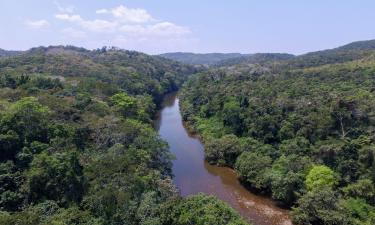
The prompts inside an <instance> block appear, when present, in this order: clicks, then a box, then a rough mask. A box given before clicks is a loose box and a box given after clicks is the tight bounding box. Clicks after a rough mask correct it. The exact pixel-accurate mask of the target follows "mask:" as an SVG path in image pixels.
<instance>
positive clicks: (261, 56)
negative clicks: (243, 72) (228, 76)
mask: <svg viewBox="0 0 375 225" xmlns="http://www.w3.org/2000/svg"><path fill="white" fill-rule="evenodd" d="M294 57H295V56H294V55H291V54H286V53H256V54H252V55H247V56H242V57H238V58H231V59H226V60H221V61H219V62H218V63H216V65H215V66H219V67H220V66H232V65H236V64H256V63H266V62H274V61H286V60H290V59H293V58H294Z"/></svg>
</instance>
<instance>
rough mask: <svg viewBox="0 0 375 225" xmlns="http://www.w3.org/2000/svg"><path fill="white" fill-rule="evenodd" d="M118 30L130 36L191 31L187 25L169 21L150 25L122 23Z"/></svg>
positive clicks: (175, 35)
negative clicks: (183, 25)
mask: <svg viewBox="0 0 375 225" xmlns="http://www.w3.org/2000/svg"><path fill="white" fill-rule="evenodd" d="M120 31H122V32H123V33H124V34H127V35H130V36H137V37H139V36H157V37H178V36H183V35H186V34H189V33H191V31H190V29H189V28H187V27H182V26H178V25H175V24H173V23H170V22H160V23H156V24H152V25H146V26H142V25H123V26H122V27H120Z"/></svg>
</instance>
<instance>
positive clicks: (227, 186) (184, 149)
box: [155, 93, 292, 225]
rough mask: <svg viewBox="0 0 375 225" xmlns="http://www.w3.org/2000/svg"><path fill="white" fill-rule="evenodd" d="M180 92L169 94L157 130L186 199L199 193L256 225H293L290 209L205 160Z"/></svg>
mask: <svg viewBox="0 0 375 225" xmlns="http://www.w3.org/2000/svg"><path fill="white" fill-rule="evenodd" d="M176 94H177V93H171V94H169V95H167V96H166V97H165V99H164V101H163V103H162V109H161V110H160V111H159V113H158V118H157V120H156V121H155V125H156V126H155V127H156V129H157V130H158V131H159V134H160V136H161V137H162V138H163V139H164V140H166V141H167V142H168V143H169V146H170V150H171V152H172V153H173V154H175V156H176V160H174V161H173V173H174V183H175V185H176V186H177V187H178V188H179V190H180V193H181V195H182V196H183V197H186V196H189V195H192V194H197V193H200V192H203V193H206V194H211V195H214V196H216V197H218V198H219V199H222V200H224V201H225V202H227V203H228V204H229V205H231V206H232V207H233V208H234V209H236V210H237V211H238V212H239V213H240V214H241V215H242V217H243V218H245V219H246V220H247V221H249V222H251V223H252V224H254V225H287V224H292V223H291V221H290V219H289V215H288V210H285V209H282V208H280V207H278V206H277V204H276V203H275V202H274V201H272V200H271V199H269V198H267V197H264V196H259V195H255V194H253V193H251V192H250V191H248V190H247V189H246V188H245V187H243V186H242V185H241V184H240V182H239V181H238V179H237V175H236V173H235V171H234V170H232V169H230V168H227V167H218V166H214V165H210V164H209V163H207V162H206V161H205V160H204V146H203V144H202V142H201V140H200V139H199V137H198V136H197V135H196V134H191V133H189V132H188V130H187V128H186V127H185V126H184V123H183V121H182V117H181V112H180V108H179V100H178V97H177V96H176Z"/></svg>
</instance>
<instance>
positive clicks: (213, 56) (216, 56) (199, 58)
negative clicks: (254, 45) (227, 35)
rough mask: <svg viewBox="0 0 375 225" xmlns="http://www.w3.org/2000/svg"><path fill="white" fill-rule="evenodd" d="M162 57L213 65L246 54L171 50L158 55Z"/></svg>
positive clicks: (186, 62) (195, 63) (189, 62)
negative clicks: (171, 51)
mask: <svg viewBox="0 0 375 225" xmlns="http://www.w3.org/2000/svg"><path fill="white" fill-rule="evenodd" d="M159 56H161V57H163V58H167V59H172V60H175V61H177V62H181V63H185V64H193V65H199V64H200V65H214V64H216V63H219V62H221V61H224V60H229V59H236V58H241V57H245V56H248V54H240V53H200V54H198V53H189V52H173V53H165V54H161V55H159Z"/></svg>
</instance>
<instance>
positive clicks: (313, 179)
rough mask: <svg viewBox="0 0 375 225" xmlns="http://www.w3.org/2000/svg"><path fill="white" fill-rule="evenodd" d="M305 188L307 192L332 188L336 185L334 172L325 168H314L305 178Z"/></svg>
mask: <svg viewBox="0 0 375 225" xmlns="http://www.w3.org/2000/svg"><path fill="white" fill-rule="evenodd" d="M305 183H306V188H307V190H309V191H314V190H319V189H321V188H323V187H329V188H333V187H334V185H336V184H337V180H336V178H335V174H334V172H333V171H332V170H331V169H330V168H329V167H327V166H314V167H313V168H312V169H311V170H310V172H309V173H308V174H307V176H306V181H305Z"/></svg>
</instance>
